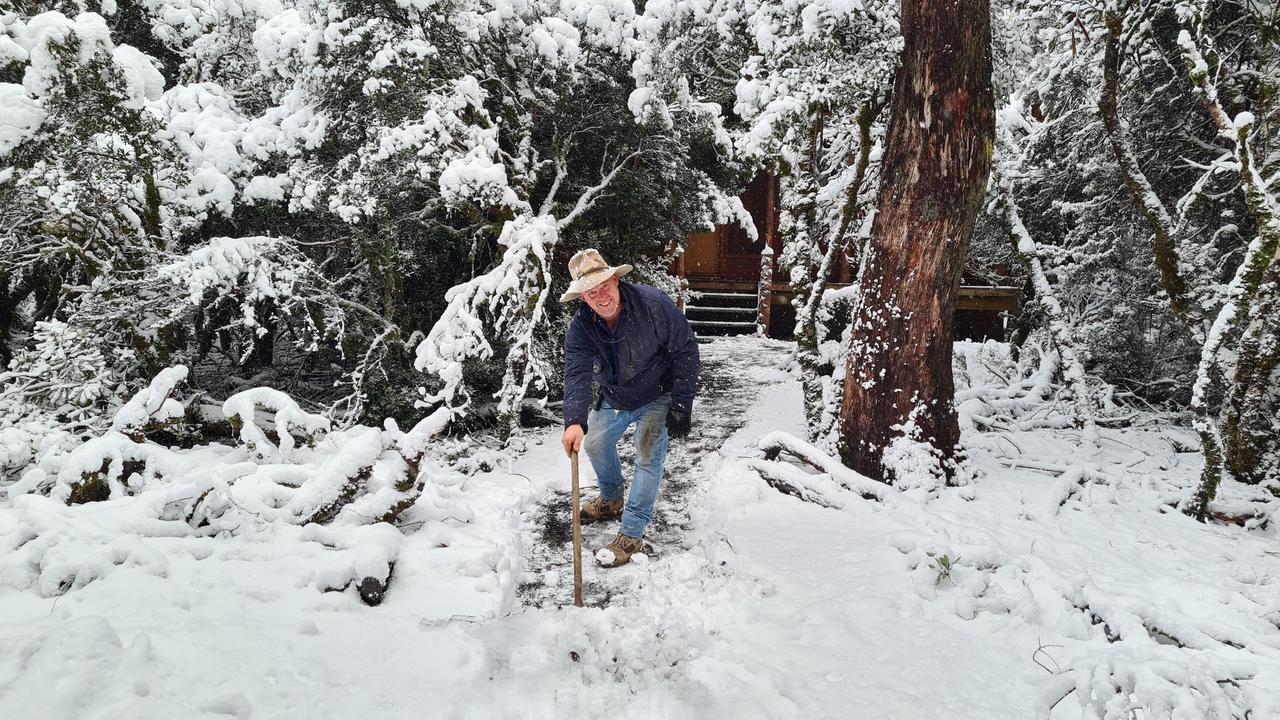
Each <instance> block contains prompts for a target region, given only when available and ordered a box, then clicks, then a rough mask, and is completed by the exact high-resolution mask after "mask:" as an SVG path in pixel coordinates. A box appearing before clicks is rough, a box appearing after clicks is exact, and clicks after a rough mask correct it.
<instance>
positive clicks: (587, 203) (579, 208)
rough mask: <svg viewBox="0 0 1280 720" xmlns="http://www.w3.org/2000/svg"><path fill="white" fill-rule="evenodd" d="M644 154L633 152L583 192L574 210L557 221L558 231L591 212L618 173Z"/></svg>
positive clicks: (638, 151) (642, 152) (642, 151)
mask: <svg viewBox="0 0 1280 720" xmlns="http://www.w3.org/2000/svg"><path fill="white" fill-rule="evenodd" d="M644 152H645V151H644V150H634V151H632V152H631V153H630V154H628V155H627V156H626V157H624V158H622V159H621V160H619V161H618V162H617V163H615V164H614V166H613V169H612V170H610V171H609V174H607V175H605V176H604V177H602V178H601V179H600V182H598V183H596V184H595V185H592V186H591V187H589V188H587V189H586V190H584V191H582V194H581V195H579V196H578V201H577V202H576V203H574V205H573V209H572V210H570V211H569V214H568V215H565V216H564V217H562V218H560V219H559V220H558V221H556V227H557V229H560V230H563V229H565V228H567V227H569V226H570V225H572V224H573V222H574V221H575V220H577V219H578V218H579V217H581V216H582V214H583V213H585V212H587V211H588V210H590V209H591V206H592V205H594V204H595V202H596V199H597V198H598V197H599V196H600V193H602V192H604V190H605V188H607V187H609V185H610V183H612V182H613V179H614V178H615V177H617V176H618V173H619V172H620V171H621V170H622V168H624V167H626V166H627V163H629V162H631V160H632V159H633V158H636V157H639V156H640V155H642V154H644Z"/></svg>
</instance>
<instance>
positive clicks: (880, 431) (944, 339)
mask: <svg viewBox="0 0 1280 720" xmlns="http://www.w3.org/2000/svg"><path fill="white" fill-rule="evenodd" d="M902 35H903V41H904V47H903V50H902V66H901V67H900V68H899V69H898V74H897V78H896V80H895V81H894V90H893V93H894V96H893V110H892V114H891V116H890V119H889V130H888V136H887V141H886V152H885V157H884V162H883V166H882V170H881V178H882V180H881V186H880V191H879V195H878V197H877V201H876V202H877V214H876V218H875V221H874V223H873V225H872V231H871V242H870V244H869V246H868V251H867V257H866V259H865V260H864V262H865V263H867V265H866V267H865V271H864V273H863V275H862V280H861V282H860V295H861V299H860V302H859V304H858V310H857V312H856V314H855V315H854V320H853V329H852V330H853V332H852V338H853V339H852V345H851V347H850V352H849V360H848V364H847V365H846V380H845V384H844V397H843V402H842V404H841V408H840V416H841V417H840V421H841V434H842V436H843V443H842V445H843V447H842V448H841V456H842V459H843V461H844V463H845V464H846V465H848V466H849V467H851V468H853V469H854V470H857V471H858V472H860V473H862V474H864V475H868V476H871V477H874V478H877V479H881V480H884V481H886V482H892V481H893V478H892V477H889V476H888V475H889V473H888V472H886V469H885V468H884V466H883V463H882V460H881V456H882V453H883V450H884V448H885V447H886V446H887V445H888V444H889V443H890V442H891V441H892V440H893V437H894V435H895V434H896V433H898V432H900V429H898V430H895V426H899V425H901V424H903V423H906V422H907V421H908V420H911V419H912V418H914V421H915V426H916V428H917V429H918V436H917V439H920V440H926V441H928V442H930V443H931V444H932V445H934V446H935V447H936V448H938V450H939V451H940V452H941V456H942V458H943V459H944V460H949V459H950V458H951V457H952V456H953V454H954V450H955V446H956V444H957V442H958V441H959V439H960V428H959V425H958V424H957V422H956V413H955V405H954V395H955V386H954V383H953V380H952V377H951V355H952V330H953V328H952V326H953V322H954V314H955V299H956V293H957V288H958V287H959V282H960V273H961V270H962V269H963V266H964V258H965V252H966V250H967V247H968V244H969V237H970V235H972V233H973V224H974V219H975V217H976V216H977V212H978V209H979V207H980V204H981V202H982V197H983V195H984V192H985V189H986V184H987V175H988V172H989V170H990V167H991V152H992V145H993V142H994V133H995V107H994V100H993V97H992V90H991V20H990V13H989V6H988V2H987V0H955V1H954V2H927V1H926V0H903V2H902Z"/></svg>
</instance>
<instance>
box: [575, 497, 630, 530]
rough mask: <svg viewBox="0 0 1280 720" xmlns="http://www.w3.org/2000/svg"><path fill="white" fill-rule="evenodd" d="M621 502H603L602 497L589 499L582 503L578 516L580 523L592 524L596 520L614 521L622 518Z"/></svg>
mask: <svg viewBox="0 0 1280 720" xmlns="http://www.w3.org/2000/svg"><path fill="white" fill-rule="evenodd" d="M622 506H623V501H622V500H620V499H619V500H605V499H604V498H602V497H595V498H591V499H590V500H588V501H586V502H584V503H582V507H581V508H579V509H578V514H579V516H580V517H581V518H582V522H583V523H584V524H585V523H593V522H596V521H597V520H616V519H618V518H620V517H622Z"/></svg>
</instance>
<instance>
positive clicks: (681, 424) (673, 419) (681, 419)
mask: <svg viewBox="0 0 1280 720" xmlns="http://www.w3.org/2000/svg"><path fill="white" fill-rule="evenodd" d="M691 424H692V420H690V419H689V413H688V412H686V411H684V410H681V409H679V408H671V409H670V410H667V437H669V438H672V439H673V440H679V439H681V438H686V437H689V426H690V425H691Z"/></svg>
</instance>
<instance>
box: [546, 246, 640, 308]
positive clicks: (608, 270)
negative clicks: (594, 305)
mask: <svg viewBox="0 0 1280 720" xmlns="http://www.w3.org/2000/svg"><path fill="white" fill-rule="evenodd" d="M632 269H633V268H632V267H631V266H630V265H618V266H617V267H614V266H612V265H610V264H609V263H607V262H605V260H604V258H603V257H601V256H600V251H599V250H596V249H595V248H587V249H586V250H581V251H579V252H577V253H574V256H573V257H571V258H569V277H571V278H573V281H572V282H570V283H569V289H568V290H567V291H566V292H565V294H563V295H561V296H560V302H569V301H570V300H577V299H578V297H579V296H581V295H582V293H584V292H587V291H588V290H590V289H591V288H593V287H595V286H597V285H599V284H600V283H602V282H604V281H605V280H608V279H609V278H611V277H614V276H617V277H622V276H623V275H626V274H627V273H629V272H631V270H632Z"/></svg>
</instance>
